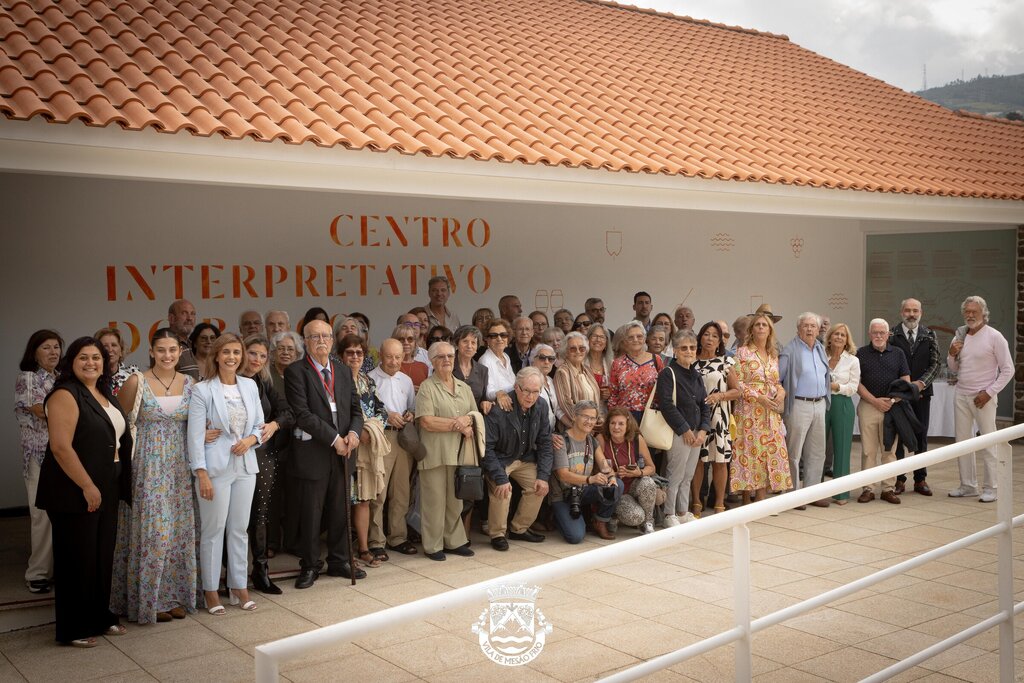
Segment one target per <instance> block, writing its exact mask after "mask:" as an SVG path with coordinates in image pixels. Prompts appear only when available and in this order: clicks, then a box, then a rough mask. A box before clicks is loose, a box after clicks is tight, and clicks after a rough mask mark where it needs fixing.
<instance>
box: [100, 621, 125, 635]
mask: <svg viewBox="0 0 1024 683" xmlns="http://www.w3.org/2000/svg"><path fill="white" fill-rule="evenodd" d="M125 633H128V629H126V628H125V627H124V626H122V625H121V624H114V625H113V626H110V627H108V628H107V630H106V631H104V632H103V635H105V636H123V635H124V634H125Z"/></svg>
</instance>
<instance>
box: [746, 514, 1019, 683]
mask: <svg viewBox="0 0 1024 683" xmlns="http://www.w3.org/2000/svg"><path fill="white" fill-rule="evenodd" d="M732 583H733V623H735V624H736V626H737V627H738V628H739V629H740V630H741V631H742V632H743V636H742V637H741V638H740V639H739V640H737V641H736V680H737V681H738V682H743V683H746V682H747V681H750V680H751V678H752V677H753V669H754V659H753V654H752V647H751V637H750V529H749V528H748V527H747V525H746V524H738V525H736V526H734V527H733V528H732ZM1011 635H1012V634H1011Z"/></svg>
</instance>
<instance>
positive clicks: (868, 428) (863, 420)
mask: <svg viewBox="0 0 1024 683" xmlns="http://www.w3.org/2000/svg"><path fill="white" fill-rule="evenodd" d="M857 419H858V420H859V421H860V444H861V448H862V449H863V453H862V455H861V456H860V469H861V471H862V472H863V471H864V470H867V469H870V468H872V467H874V466H875V465H878V464H879V462H878V461H879V456H881V461H882V462H881V464H883V465H884V464H886V463H890V462H895V461H896V443H895V442H894V443H893V445H892V448H890V449H889V450H885V447H884V446H883V445H882V443H883V437H884V436H885V429H884V423H885V413H883V412H881V411H880V410H878V408H875V407H874V406H873V405H871V404H869V403H868V402H867V401H864V400H861V402H860V403H859V404H858V405H857ZM895 485H896V478H895V477H890V478H889V479H883V480H882V491H892V490H893V487H894V486H895ZM874 488H875V487H874V486H865V487H864V490H865V491H873V490H874Z"/></svg>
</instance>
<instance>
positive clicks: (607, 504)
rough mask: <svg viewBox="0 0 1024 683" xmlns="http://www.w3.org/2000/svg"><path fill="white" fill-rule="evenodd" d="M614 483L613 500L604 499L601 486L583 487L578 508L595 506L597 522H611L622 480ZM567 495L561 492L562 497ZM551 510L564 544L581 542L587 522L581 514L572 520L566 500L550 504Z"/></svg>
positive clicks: (620, 493)
mask: <svg viewBox="0 0 1024 683" xmlns="http://www.w3.org/2000/svg"><path fill="white" fill-rule="evenodd" d="M615 481H616V484H617V485H616V487H615V498H614V500H606V499H605V497H604V496H603V495H602V492H601V489H602V488H604V487H603V486H598V485H597V484H587V485H586V486H584V487H583V495H581V496H580V507H581V508H582V507H585V506H587V505H593V504H597V520H598V521H599V522H607V521H609V520H611V518H612V515H613V514H614V513H615V505H616V503H618V502H619V498H621V497H622V480H621V479H616V480H615ZM567 495H568V493H566V492H563V497H564V496H567ZM551 510H552V511H553V512H554V514H555V525H556V526H557V527H558V530H559V531H560V532H562V537H563V538H564V539H565V541H566V543H574V544H575V543H579V542H580V541H582V540H583V537H584V536H585V535H586V533H587V522H586V520H585V519H584V518H583V515H582V514H581V515H580V516H579V517H578V518H577V519H573V518H572V515H570V514H569V503H568V502H567V501H566V500H559V501H555V502H553V503H551Z"/></svg>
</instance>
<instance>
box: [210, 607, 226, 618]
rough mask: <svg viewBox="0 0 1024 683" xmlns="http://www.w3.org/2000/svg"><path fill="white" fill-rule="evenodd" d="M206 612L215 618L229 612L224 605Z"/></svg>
mask: <svg viewBox="0 0 1024 683" xmlns="http://www.w3.org/2000/svg"><path fill="white" fill-rule="evenodd" d="M206 611H207V612H209V613H210V614H212V615H213V616H215V617H220V616H223V615H224V613H225V612H227V610H226V609H224V605H214V606H213V607H208V608H207V609H206Z"/></svg>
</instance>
